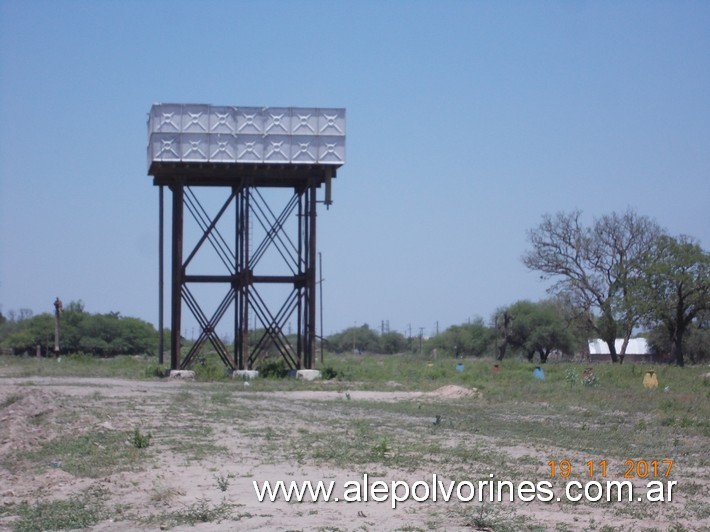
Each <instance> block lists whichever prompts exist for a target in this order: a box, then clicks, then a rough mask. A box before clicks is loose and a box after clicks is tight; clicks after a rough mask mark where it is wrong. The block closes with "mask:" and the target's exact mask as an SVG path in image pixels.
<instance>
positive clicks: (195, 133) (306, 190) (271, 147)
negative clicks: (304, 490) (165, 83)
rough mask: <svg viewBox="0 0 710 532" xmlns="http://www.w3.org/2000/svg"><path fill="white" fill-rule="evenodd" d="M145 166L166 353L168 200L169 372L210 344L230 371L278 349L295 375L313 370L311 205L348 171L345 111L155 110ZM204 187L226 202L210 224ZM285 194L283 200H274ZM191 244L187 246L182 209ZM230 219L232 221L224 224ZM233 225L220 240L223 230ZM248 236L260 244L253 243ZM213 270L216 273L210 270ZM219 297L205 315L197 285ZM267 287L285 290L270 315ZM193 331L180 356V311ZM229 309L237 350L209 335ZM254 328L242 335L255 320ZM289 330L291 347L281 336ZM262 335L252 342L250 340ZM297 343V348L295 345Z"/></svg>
mask: <svg viewBox="0 0 710 532" xmlns="http://www.w3.org/2000/svg"><path fill="white" fill-rule="evenodd" d="M148 132H149V140H148V160H149V162H148V164H149V169H148V173H149V175H152V176H153V184H154V185H156V186H158V187H159V189H160V206H159V210H160V214H159V215H160V222H159V223H160V227H159V234H160V246H159V247H160V251H159V253H160V256H159V263H160V264H159V268H160V278H159V294H160V295H159V298H160V303H159V305H160V307H159V322H160V323H159V329H160V341H161V346H160V348H159V351H160V356H161V357H162V353H163V346H162V341H163V316H164V313H163V299H164V298H163V290H164V287H163V268H164V257H163V249H164V245H163V232H164V227H163V226H164V188H165V187H167V188H168V189H169V190H170V192H171V194H172V209H171V210H172V238H171V249H172V251H171V283H170V314H171V319H170V331H171V335H170V367H171V369H185V368H189V367H191V366H192V364H193V363H194V362H195V360H196V357H197V356H198V354H199V353H200V352H201V350H202V349H203V347H205V346H206V344H209V345H211V347H212V349H213V350H214V351H215V352H216V353H217V355H218V356H219V357H220V358H221V360H222V361H223V362H224V364H225V365H226V366H227V367H229V368H232V369H239V370H243V369H253V368H255V367H258V361H259V359H260V357H261V356H262V355H263V354H264V353H265V352H266V350H267V349H269V348H271V349H274V348H275V349H276V350H277V351H278V353H280V354H281V356H282V357H283V358H284V360H285V361H286V363H287V364H288V366H289V367H291V368H292V369H312V368H313V367H314V364H315V360H316V357H315V352H316V343H317V331H316V287H317V282H316V258H317V251H316V205H317V203H319V201H318V200H317V191H318V189H319V188H321V186H323V188H324V189H325V198H324V200H322V201H323V202H324V203H325V204H326V205H329V204H330V202H331V198H330V186H331V180H332V179H333V178H335V176H336V169H337V168H338V167H339V166H341V165H342V164H343V163H344V151H345V111H344V109H320V108H318V109H314V108H254V107H214V106H209V105H182V104H156V105H154V106H153V108H152V109H151V112H150V117H149V120H148ZM203 187H210V188H211V189H215V188H217V189H218V190H219V191H220V192H221V193H223V200H224V201H223V203H221V207H220V208H219V209H218V210H217V212H216V213H213V214H210V213H209V212H208V210H207V209H205V208H204V206H203V204H202V203H201V201H200V199H199V191H200V190H201V189H202V188H203ZM274 188H277V189H281V191H282V192H285V193H286V194H285V195H286V197H287V201H286V202H285V204H284V205H282V204H280V205H279V206H278V208H275V207H274V205H272V204H271V203H270V202H269V201H267V199H266V194H265V192H266V190H267V189H274ZM281 195H282V196H283V195H284V194H281ZM186 210H187V211H188V212H189V214H190V215H191V216H190V218H188V219H187V220H188V223H190V221H191V222H193V223H194V224H195V226H193V228H194V227H196V228H197V230H198V235H199V238H198V239H197V241H196V243H195V245H194V246H192V245H191V246H188V247H185V242H184V234H185V226H186V216H185V211H186ZM232 215H233V219H231V220H229V221H225V219H226V218H228V217H230V216H232ZM225 223H227V224H228V225H229V226H230V229H231V231H230V233H231V235H230V236H228V237H227V238H225V237H224V236H223V234H222V232H221V231H220V229H219V227H220V224H222V225H224V224H225ZM254 226H257V227H258V228H259V232H260V238H258V239H256V240H254V239H253V236H252V235H253V234H254V233H255V232H254ZM210 248H211V249H212V250H213V251H214V254H216V256H217V257H218V258H219V261H218V262H219V263H218V264H215V265H214V268H215V271H214V272H213V273H208V274H205V273H197V272H193V271H192V270H193V268H192V266H193V264H194V262H196V259H197V258H198V257H199V255H200V253H204V250H205V249H210ZM269 250H271V251H272V253H273V250H275V251H276V252H277V253H278V255H279V256H280V258H281V259H282V266H284V265H285V266H286V273H283V272H282V273H279V274H273V273H271V272H269V271H266V268H267V266H265V265H264V264H263V262H264V261H262V259H263V258H264V256H265V254H266V253H267V251H269ZM217 269H219V272H217ZM200 284H212V285H217V286H220V287H222V288H223V291H222V292H223V294H224V295H223V297H222V299H221V301H220V302H219V304H218V305H217V307H216V308H215V309H210V311H206V310H205V309H204V308H203V306H204V305H203V304H202V303H201V301H200V300H199V297H198V296H197V295H196V293H195V287H196V286H198V285H200ZM267 285H281V286H286V287H287V288H288V290H287V291H288V295H287V296H286V297H285V299H284V300H283V302H282V304H281V305H280V306H278V307H274V306H271V305H270V304H269V302H267V299H266V298H264V297H262V289H263V288H264V287H266V286H267ZM184 308H187V309H188V311H189V312H190V313H191V314H192V316H193V318H194V319H195V321H196V323H197V325H198V329H199V330H198V336H197V338H196V340H195V341H194V343H193V344H192V346H191V347H190V349H189V350H188V351H187V353H186V354H184V356H183V353H182V351H181V335H180V331H181V327H182V325H183V323H182V311H183V309H184ZM230 309H232V310H233V317H234V319H233V323H230V324H229V327H230V328H233V338H234V344H233V346H232V349H231V352H230V348H229V347H228V346H227V345H225V342H224V341H223V340H222V339H221V338H220V336H219V335H218V334H217V326H218V324H220V322H221V321H222V319H223V318H224V316H225V314H226V313H227V311H228V310H230ZM252 316H253V317H254V322H255V323H258V325H260V327H253V328H251V329H250V323H251V319H250V318H251V317H252ZM291 320H295V322H296V331H295V332H296V334H295V342H294V341H292V340H290V339H289V338H288V337H287V335H286V334H285V328H286V325H287V324H289V323H291ZM257 330H258V331H259V337H258V338H250V336H254V335H255V333H256V331H257ZM294 344H295V345H294Z"/></svg>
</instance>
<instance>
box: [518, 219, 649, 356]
mask: <svg viewBox="0 0 710 532" xmlns="http://www.w3.org/2000/svg"><path fill="white" fill-rule="evenodd" d="M580 217H581V211H574V212H572V213H568V214H566V213H558V214H556V215H555V216H551V215H549V214H546V215H544V216H543V220H542V222H541V223H540V225H539V226H538V227H536V228H535V229H533V230H531V231H530V232H529V233H528V238H529V241H530V244H531V246H532V248H531V249H530V250H529V251H528V252H526V253H525V255H524V256H523V263H524V264H525V265H526V266H527V267H528V268H530V269H531V270H536V271H539V272H541V273H542V278H544V279H548V278H553V279H556V282H555V284H554V285H553V286H552V287H551V288H550V290H549V291H550V292H552V293H556V294H567V295H568V296H569V297H570V298H571V299H572V301H574V304H575V306H577V307H579V308H580V309H582V310H583V311H584V313H585V314H586V316H587V322H588V325H589V327H590V328H591V329H593V330H594V332H595V333H596V334H597V335H598V336H599V338H601V339H602V340H603V341H604V342H606V344H607V345H608V346H609V352H610V354H611V360H612V362H623V357H624V354H625V351H626V346H627V344H628V340H629V338H631V334H632V332H633V329H634V327H636V326H637V325H638V323H639V320H640V318H641V316H640V314H639V313H638V312H637V307H636V301H635V297H636V293H635V291H634V290H633V287H634V283H635V281H636V280H637V279H638V278H639V277H640V276H642V275H643V274H644V271H645V267H646V263H645V261H646V260H647V258H648V252H649V251H650V250H651V249H652V248H653V246H654V244H655V242H656V240H657V239H658V237H659V236H660V235H661V234H662V231H661V229H660V227H659V226H658V225H657V224H656V223H655V222H653V221H652V220H651V219H649V218H647V217H645V216H640V215H638V214H636V213H635V212H634V211H632V210H628V211H627V212H625V213H624V214H621V215H620V214H616V213H613V214H611V215H604V216H602V217H600V218H598V219H596V220H595V221H594V224H593V225H592V226H591V227H585V226H583V225H582V223H581V220H580ZM617 337H622V338H623V339H624V342H623V345H622V348H621V352H620V353H619V355H617V352H616V346H615V341H616V338H617Z"/></svg>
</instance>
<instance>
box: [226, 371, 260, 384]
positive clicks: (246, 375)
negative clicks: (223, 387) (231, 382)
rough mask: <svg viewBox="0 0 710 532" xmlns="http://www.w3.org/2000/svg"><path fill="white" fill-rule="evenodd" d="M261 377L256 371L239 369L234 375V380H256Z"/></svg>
mask: <svg viewBox="0 0 710 532" xmlns="http://www.w3.org/2000/svg"><path fill="white" fill-rule="evenodd" d="M258 376H259V372H258V371H256V370H254V369H238V370H235V371H234V373H232V378H233V379H244V380H245V381H247V380H251V379H256V378H257V377H258Z"/></svg>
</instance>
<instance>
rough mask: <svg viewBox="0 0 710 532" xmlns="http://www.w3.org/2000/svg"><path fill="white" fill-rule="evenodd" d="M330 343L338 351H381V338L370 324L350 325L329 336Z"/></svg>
mask: <svg viewBox="0 0 710 532" xmlns="http://www.w3.org/2000/svg"><path fill="white" fill-rule="evenodd" d="M328 345H329V346H330V348H331V349H332V350H333V351H335V352H336V353H344V352H346V351H355V352H359V353H380V352H382V351H381V349H380V338H379V337H378V336H377V333H376V332H375V331H373V330H372V329H370V327H369V325H367V324H364V325H362V326H361V327H349V328H348V329H345V330H344V331H341V332H339V333H336V334H333V335H331V336H329V337H328Z"/></svg>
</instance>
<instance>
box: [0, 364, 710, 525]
mask: <svg viewBox="0 0 710 532" xmlns="http://www.w3.org/2000/svg"><path fill="white" fill-rule="evenodd" d="M458 363H462V364H463V366H464V367H463V371H457V368H456V366H457V364H458ZM492 365H493V362H492V361H490V360H452V359H438V360H426V359H420V358H418V357H413V356H411V355H410V356H404V355H402V356H350V355H348V356H328V357H327V358H326V360H325V362H324V364H323V367H324V368H325V367H327V368H330V370H332V371H331V373H332V372H334V373H335V374H336V377H335V378H334V379H332V380H330V381H315V382H309V383H307V382H302V381H297V380H295V379H255V380H253V381H251V382H250V383H249V384H250V385H249V386H245V384H244V383H243V382H242V381H239V380H233V379H229V378H227V377H226V374H225V372H224V371H223V370H222V368H221V367H220V366H219V365H218V364H217V363H216V362H215V361H214V360H211V359H208V360H207V361H206V364H205V366H204V367H200V368H198V371H197V373H198V380H197V382H175V381H172V380H167V379H159V378H157V377H156V376H155V375H157V374H159V373H160V371H159V369H160V368H159V367H158V366H157V364H156V363H155V361H153V360H149V359H143V358H140V357H137V358H136V357H116V358H114V359H106V360H96V359H91V358H89V357H64V358H62V360H61V361H60V362H58V361H56V360H52V359H40V360H37V359H30V358H27V359H23V358H16V357H0V424H3V423H4V424H5V425H6V426H7V427H8V429H11V430H8V431H3V436H1V437H0V444H1V446H0V466H1V467H0V482H1V483H2V485H3V487H2V488H0V498H2V500H1V501H0V502H1V503H2V505H1V506H0V528H2V527H5V528H6V529H9V530H44V529H65V528H87V527H88V528H92V527H93V528H94V529H97V530H122V529H126V528H131V529H133V528H139V529H147V530H157V529H170V528H174V529H181V528H183V527H184V529H187V528H195V527H197V528H198V529H200V530H222V529H235V528H240V529H274V530H301V529H303V530H427V529H441V530H471V529H473V530H476V529H478V530H607V531H611V530H664V531H665V530H675V531H680V530H709V529H710V495H709V492H710V489H709V488H710V452H708V451H709V450H710V378H708V377H707V375H706V374H707V373H708V371H710V368H707V367H686V368H676V367H672V366H646V365H633V364H625V365H623V366H612V365H611V364H595V365H594V366H592V367H593V371H594V377H593V378H587V379H586V382H585V380H584V379H583V372H584V369H585V368H586V367H587V366H586V365H580V364H576V363H556V364H548V365H546V366H544V367H543V369H544V372H545V379H544V380H539V379H535V378H533V376H532V368H533V367H534V366H532V365H530V364H529V363H527V362H523V361H518V360H508V361H504V362H503V363H502V364H501V368H500V371H499V372H497V373H494V372H493V371H492ZM651 369H652V370H653V371H655V372H656V374H657V377H658V381H659V387H658V388H656V389H650V390H649V389H645V388H644V387H643V384H642V383H643V378H644V374H645V373H646V371H648V370H651ZM704 375H705V376H704ZM452 389H453V390H463V391H467V392H469V393H468V394H463V395H457V394H454V395H449V394H446V393H443V392H442V390H452ZM474 390H475V392H474ZM439 392H441V393H439ZM0 426H1V425H0ZM565 461H567V462H565ZM664 461H665V462H664ZM669 461H672V462H673V465H672V470H671V471H670V473H669V477H668V479H666V478H661V477H662V476H663V474H664V473H665V471H666V470H667V469H668V464H669ZM588 462H591V463H592V465H593V466H594V468H595V472H594V477H593V479H594V480H600V481H601V480H605V479H608V480H620V479H623V478H624V474H625V473H627V474H629V473H631V474H632V481H633V483H634V485H635V486H636V485H638V486H643V485H645V483H646V482H647V481H649V480H652V479H653V478H655V477H658V478H659V479H661V480H664V481H665V480H674V481H677V485H676V488H675V491H674V492H673V496H674V497H673V500H672V502H648V501H645V500H644V501H632V502H606V501H600V502H594V503H593V502H584V501H579V502H570V501H566V500H564V499H563V500H562V501H559V502H541V501H533V502H530V503H523V502H519V501H516V502H515V503H508V502H504V503H497V502H495V503H490V502H484V503H478V502H471V503H461V502H456V503H454V502H450V503H432V502H426V503H421V504H420V503H415V502H411V503H410V502H409V501H408V503H406V504H402V505H401V506H402V507H401V509H400V508H399V507H398V508H397V510H392V509H391V508H390V506H389V505H388V504H386V503H372V502H368V503H352V504H345V505H343V504H340V505H338V504H335V503H325V502H319V503H307V504H306V503H301V504H299V503H295V504H294V503H286V502H285V501H277V502H275V503H261V504H259V503H257V502H256V501H255V500H254V499H255V497H254V490H253V489H252V481H255V480H256V481H261V480H268V479H272V480H275V479H283V480H289V479H295V480H302V479H313V480H318V479H337V480H341V479H348V478H359V477H361V476H362V475H363V474H365V473H367V474H368V475H370V476H371V478H379V479H382V480H386V481H391V480H392V479H403V480H410V481H416V480H423V479H428V478H431V475H432V474H433V473H435V474H437V475H438V476H439V477H440V478H446V479H452V480H457V481H462V480H469V481H479V480H488V479H489V478H490V475H491V474H494V475H495V478H498V479H505V480H510V481H512V482H523V481H531V482H533V483H534V482H538V481H540V480H548V481H550V482H551V484H552V485H553V486H554V489H555V493H557V492H558V490H562V491H563V485H564V482H565V481H567V480H569V479H573V478H580V480H587V479H589V470H588V468H589V465H588ZM602 462H604V465H605V466H606V469H607V471H606V476H605V477H602V476H601V472H600V467H601V464H602ZM644 464H645V465H644ZM653 464H656V465H657V466H658V471H657V472H654V471H653V470H652V468H653ZM567 466H569V467H570V471H569V473H570V476H569V478H563V477H562V476H561V473H562V474H565V473H567ZM641 466H643V467H641ZM646 466H648V468H647V467H646ZM553 467H554V468H555V476H554V477H553V476H552V475H551V473H552V468H553ZM577 475H579V477H577ZM641 477H643V478H641ZM4 486H10V487H9V488H5V487H4Z"/></svg>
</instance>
